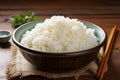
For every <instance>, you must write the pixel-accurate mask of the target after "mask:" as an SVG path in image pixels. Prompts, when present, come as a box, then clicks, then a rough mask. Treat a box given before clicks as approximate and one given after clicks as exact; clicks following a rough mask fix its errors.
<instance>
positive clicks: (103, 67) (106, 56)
mask: <svg viewBox="0 0 120 80" xmlns="http://www.w3.org/2000/svg"><path fill="white" fill-rule="evenodd" d="M116 32H117V30H116V26H114V27H113V28H112V30H111V34H110V37H109V39H108V42H107V46H106V49H105V53H104V57H103V60H102V62H101V65H100V68H99V69H98V73H97V78H99V80H102V79H103V76H104V73H105V70H106V66H107V63H108V59H109V56H110V53H111V51H112V45H113V42H114V39H115V35H116Z"/></svg>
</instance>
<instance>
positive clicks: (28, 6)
mask: <svg viewBox="0 0 120 80" xmlns="http://www.w3.org/2000/svg"><path fill="white" fill-rule="evenodd" d="M28 10H33V11H35V13H36V15H38V16H40V18H41V19H45V18H49V17H51V16H52V15H64V16H68V17H70V18H78V19H82V20H87V21H89V22H92V23H95V24H97V25H98V26H100V27H102V28H103V29H104V30H105V31H106V33H107V35H108V37H109V34H110V31H111V28H112V27H113V26H114V25H116V26H117V31H118V32H117V36H116V39H115V42H114V46H113V49H112V53H111V56H110V59H109V63H108V71H107V72H106V73H105V76H104V80H119V79H120V42H119V41H120V2H119V1H117V0H116V1H113V0H110V1H109V2H107V1H105V0H98V1H96V0H85V1H82V0H74V1H73V0H58V1H57V0H51V1H49V0H43V1H41V2H40V1H39V0H34V1H32V0H26V1H24V3H23V2H21V0H18V1H16V0H13V1H0V30H4V29H6V30H10V31H12V32H13V31H14V29H13V28H12V27H11V23H10V19H9V18H10V17H11V16H13V15H16V14H18V13H21V12H23V13H26V12H27V11H28ZM9 42H10V43H8V44H1V43H0V80H7V79H6V74H5V69H6V64H7V62H8V61H9V59H10V55H11V50H10V45H11V44H12V41H11V40H10V41H9ZM32 78H34V80H35V79H36V80H43V79H44V80H47V79H46V78H40V77H39V76H38V77H34V76H30V77H25V78H24V79H19V80H28V79H29V80H32ZM14 80H16V79H14ZM17 80H18V79H17ZM49 80H53V79H49ZM57 80H73V79H71V78H64V79H57ZM79 80H96V79H95V78H93V77H90V76H82V77H80V78H79Z"/></svg>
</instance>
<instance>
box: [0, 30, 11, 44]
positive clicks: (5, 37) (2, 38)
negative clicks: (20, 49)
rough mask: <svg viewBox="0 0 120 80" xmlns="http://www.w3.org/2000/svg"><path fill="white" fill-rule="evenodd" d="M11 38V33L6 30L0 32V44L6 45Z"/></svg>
mask: <svg viewBox="0 0 120 80" xmlns="http://www.w3.org/2000/svg"><path fill="white" fill-rule="evenodd" d="M10 37H11V32H10V31H8V30H1V31H0V43H7V42H8V41H9V39H10Z"/></svg>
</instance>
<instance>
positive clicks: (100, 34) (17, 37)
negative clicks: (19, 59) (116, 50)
mask: <svg viewBox="0 0 120 80" xmlns="http://www.w3.org/2000/svg"><path fill="white" fill-rule="evenodd" d="M42 22H43V21H34V22H29V23H26V24H24V25H21V26H20V27H19V28H17V29H16V30H15V31H14V33H13V36H12V40H13V42H14V43H15V44H16V45H17V46H18V47H19V49H20V51H21V53H22V54H23V56H24V58H25V59H26V60H27V61H29V62H30V63H31V64H33V65H34V66H35V67H36V68H38V69H40V70H43V71H49V72H64V71H70V70H76V69H81V68H83V67H84V66H86V65H87V64H89V63H90V62H91V61H93V60H94V59H96V57H97V54H98V52H99V50H100V48H101V47H102V46H104V45H105V43H106V33H105V32H104V30H103V29H102V28H100V27H99V26H97V25H95V24H93V23H90V22H87V21H82V22H83V24H84V25H86V26H87V27H89V28H93V29H95V35H96V36H97V38H98V39H99V45H98V46H95V47H93V48H90V49H87V50H83V51H76V52H66V53H59V54H58V53H49V52H42V51H37V50H33V49H30V48H27V47H24V46H23V45H22V44H21V43H20V41H21V38H22V36H23V34H25V32H26V31H27V30H31V29H32V28H34V26H35V25H36V24H37V23H42Z"/></svg>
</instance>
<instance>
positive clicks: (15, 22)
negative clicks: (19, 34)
mask: <svg viewBox="0 0 120 80" xmlns="http://www.w3.org/2000/svg"><path fill="white" fill-rule="evenodd" d="M10 19H11V24H12V27H13V28H17V27H19V26H20V25H22V24H24V23H27V22H30V21H37V20H40V18H39V17H38V16H35V13H34V12H33V11H31V10H29V11H28V13H27V14H23V13H20V14H18V15H16V16H12V17H11V18H10Z"/></svg>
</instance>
